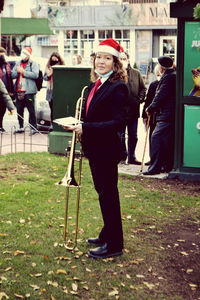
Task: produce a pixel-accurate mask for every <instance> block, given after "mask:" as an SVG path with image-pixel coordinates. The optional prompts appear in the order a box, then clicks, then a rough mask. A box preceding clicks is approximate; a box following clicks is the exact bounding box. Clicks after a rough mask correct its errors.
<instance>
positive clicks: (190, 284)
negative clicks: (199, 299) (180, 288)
mask: <svg viewBox="0 0 200 300" xmlns="http://www.w3.org/2000/svg"><path fill="white" fill-rule="evenodd" d="M189 286H190V287H193V288H197V285H196V284H194V283H189Z"/></svg>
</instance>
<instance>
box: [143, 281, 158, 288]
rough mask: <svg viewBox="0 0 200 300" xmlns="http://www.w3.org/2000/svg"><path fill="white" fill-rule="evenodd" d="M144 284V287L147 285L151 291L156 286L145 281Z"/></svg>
mask: <svg viewBox="0 0 200 300" xmlns="http://www.w3.org/2000/svg"><path fill="white" fill-rule="evenodd" d="M143 283H144V285H146V286H147V287H148V289H150V290H152V289H153V287H155V285H154V284H153V283H148V282H146V281H144V282H143Z"/></svg>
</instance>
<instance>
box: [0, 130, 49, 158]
mask: <svg viewBox="0 0 200 300" xmlns="http://www.w3.org/2000/svg"><path fill="white" fill-rule="evenodd" d="M15 131H16V127H15V126H13V127H12V128H11V129H10V130H9V131H6V132H3V133H2V132H1V133H0V155H2V154H8V153H17V152H48V150H49V132H48V131H40V132H37V133H36V134H34V135H31V131H32V130H31V128H30V126H26V127H25V128H24V132H23V133H17V134H15Z"/></svg>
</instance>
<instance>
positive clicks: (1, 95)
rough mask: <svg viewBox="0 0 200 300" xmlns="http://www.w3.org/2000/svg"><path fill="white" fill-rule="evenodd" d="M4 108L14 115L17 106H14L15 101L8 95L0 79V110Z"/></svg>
mask: <svg viewBox="0 0 200 300" xmlns="http://www.w3.org/2000/svg"><path fill="white" fill-rule="evenodd" d="M2 106H5V107H6V108H7V109H8V110H9V111H10V113H11V114H13V113H14V110H15V106H14V104H13V101H12V99H11V97H10V95H9V93H8V90H7V89H6V87H5V84H4V83H3V81H2V80H1V79H0V109H1V107H2ZM3 132H4V131H0V133H3Z"/></svg>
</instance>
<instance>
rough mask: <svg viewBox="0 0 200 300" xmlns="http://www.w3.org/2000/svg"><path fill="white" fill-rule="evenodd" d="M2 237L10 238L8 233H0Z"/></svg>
mask: <svg viewBox="0 0 200 300" xmlns="http://www.w3.org/2000/svg"><path fill="white" fill-rule="evenodd" d="M0 236H2V237H5V236H8V235H7V234H6V233H1V232H0Z"/></svg>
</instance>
